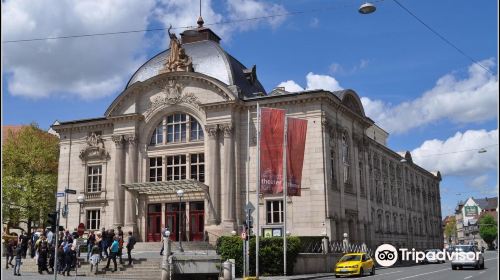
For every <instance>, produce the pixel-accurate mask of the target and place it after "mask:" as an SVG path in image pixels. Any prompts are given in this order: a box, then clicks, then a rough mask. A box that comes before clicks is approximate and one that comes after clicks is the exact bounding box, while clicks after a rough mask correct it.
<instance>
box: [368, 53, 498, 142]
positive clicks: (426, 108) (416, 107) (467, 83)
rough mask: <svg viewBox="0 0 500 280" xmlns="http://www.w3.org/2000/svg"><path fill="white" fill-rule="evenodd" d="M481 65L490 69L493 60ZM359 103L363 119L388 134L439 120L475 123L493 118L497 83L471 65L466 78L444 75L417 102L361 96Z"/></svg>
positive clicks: (483, 62)
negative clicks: (371, 121)
mask: <svg viewBox="0 0 500 280" xmlns="http://www.w3.org/2000/svg"><path fill="white" fill-rule="evenodd" d="M481 64H483V65H486V66H487V67H489V68H490V69H491V68H493V66H494V61H493V60H492V59H490V60H485V61H482V62H481ZM361 102H362V103H363V107H364V109H365V112H366V114H367V116H369V117H370V118H372V119H374V120H375V121H376V122H377V124H378V125H379V126H381V127H382V128H384V129H385V130H386V131H388V132H389V133H404V132H407V131H409V130H411V129H413V128H416V127H421V126H425V125H428V124H432V123H433V122H437V121H439V120H449V121H451V122H453V123H459V124H465V123H479V122H482V121H487V120H491V119H494V118H496V116H497V108H498V80H497V79H496V77H495V76H493V75H491V74H489V73H488V72H486V71H485V70H484V69H482V68H481V67H479V66H477V65H475V64H473V65H471V66H470V67H469V69H468V76H467V77H465V78H463V79H460V78H458V77H456V76H455V75H454V74H447V75H445V76H443V77H441V78H440V79H439V80H438V81H437V82H436V85H435V86H434V88H432V89H431V90H429V91H427V92H425V93H424V94H423V95H422V96H421V97H419V98H417V99H414V100H411V101H408V102H403V103H401V104H397V105H392V104H390V103H386V102H384V101H381V100H371V99H370V98H367V97H362V98H361Z"/></svg>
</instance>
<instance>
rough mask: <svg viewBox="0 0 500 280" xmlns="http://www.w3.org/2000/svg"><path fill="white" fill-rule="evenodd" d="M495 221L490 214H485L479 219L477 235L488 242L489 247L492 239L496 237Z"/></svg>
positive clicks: (491, 247)
mask: <svg viewBox="0 0 500 280" xmlns="http://www.w3.org/2000/svg"><path fill="white" fill-rule="evenodd" d="M497 232H498V227H497V222H496V221H495V218H493V216H492V215H490V214H485V215H484V216H482V217H481V218H480V219H479V235H480V236H481V238H482V239H483V240H484V242H486V243H487V244H488V248H489V249H493V241H495V239H496V238H497Z"/></svg>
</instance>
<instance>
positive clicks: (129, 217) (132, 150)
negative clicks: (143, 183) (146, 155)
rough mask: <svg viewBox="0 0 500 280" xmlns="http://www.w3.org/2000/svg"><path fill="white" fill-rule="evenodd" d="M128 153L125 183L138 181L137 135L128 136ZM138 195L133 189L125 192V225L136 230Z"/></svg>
mask: <svg viewBox="0 0 500 280" xmlns="http://www.w3.org/2000/svg"><path fill="white" fill-rule="evenodd" d="M126 140H127V142H128V154H127V176H126V178H125V183H127V184H130V183H136V182H137V143H136V137H135V135H129V136H127V139H126ZM135 200H136V195H135V193H133V192H131V191H126V192H125V226H126V227H129V229H130V230H132V231H133V230H134V229H135V228H136V226H137V221H136V220H137V217H136V214H135V213H136V203H135Z"/></svg>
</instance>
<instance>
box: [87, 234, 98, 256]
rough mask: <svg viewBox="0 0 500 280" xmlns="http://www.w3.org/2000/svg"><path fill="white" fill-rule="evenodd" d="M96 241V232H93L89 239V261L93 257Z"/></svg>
mask: <svg viewBox="0 0 500 280" xmlns="http://www.w3.org/2000/svg"><path fill="white" fill-rule="evenodd" d="M95 240H96V238H95V234H94V231H93V230H91V231H90V234H89V237H88V238H87V261H89V259H90V256H91V255H92V249H93V248H94V246H95Z"/></svg>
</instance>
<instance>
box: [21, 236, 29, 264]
mask: <svg viewBox="0 0 500 280" xmlns="http://www.w3.org/2000/svg"><path fill="white" fill-rule="evenodd" d="M29 240H30V239H29V237H28V235H27V234H26V232H25V231H23V232H22V233H21V235H20V236H19V244H21V246H20V247H21V250H22V251H21V255H22V257H23V258H24V259H26V253H27V252H28V242H29Z"/></svg>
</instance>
